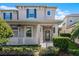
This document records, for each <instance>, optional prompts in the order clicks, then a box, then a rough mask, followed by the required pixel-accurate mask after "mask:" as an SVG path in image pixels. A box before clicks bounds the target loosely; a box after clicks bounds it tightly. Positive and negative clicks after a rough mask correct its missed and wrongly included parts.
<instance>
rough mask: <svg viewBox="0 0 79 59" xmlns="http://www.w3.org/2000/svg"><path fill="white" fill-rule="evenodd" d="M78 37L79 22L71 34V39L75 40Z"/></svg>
mask: <svg viewBox="0 0 79 59" xmlns="http://www.w3.org/2000/svg"><path fill="white" fill-rule="evenodd" d="M77 37H79V22H78V23H76V24H75V27H74V29H73V30H72V32H71V39H73V40H74V39H75V38H77Z"/></svg>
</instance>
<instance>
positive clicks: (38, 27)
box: [36, 24, 41, 44]
mask: <svg viewBox="0 0 79 59" xmlns="http://www.w3.org/2000/svg"><path fill="white" fill-rule="evenodd" d="M40 36H41V33H40V24H38V25H37V31H36V40H37V41H38V43H39V44H40Z"/></svg>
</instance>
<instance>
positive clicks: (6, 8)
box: [0, 5, 17, 10]
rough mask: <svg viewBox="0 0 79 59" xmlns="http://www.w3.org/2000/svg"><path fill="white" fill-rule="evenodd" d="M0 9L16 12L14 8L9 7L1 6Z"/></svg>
mask: <svg viewBox="0 0 79 59" xmlns="http://www.w3.org/2000/svg"><path fill="white" fill-rule="evenodd" d="M0 9H2V10H3V9H4V10H17V9H16V8H15V7H9V6H4V5H1V6H0Z"/></svg>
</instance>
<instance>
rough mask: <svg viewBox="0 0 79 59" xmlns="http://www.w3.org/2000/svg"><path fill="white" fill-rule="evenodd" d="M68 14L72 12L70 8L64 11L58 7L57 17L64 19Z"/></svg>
mask: <svg viewBox="0 0 79 59" xmlns="http://www.w3.org/2000/svg"><path fill="white" fill-rule="evenodd" d="M68 14H70V12H69V11H68V10H65V11H62V10H61V9H59V8H58V9H57V10H56V15H55V18H56V19H61V20H63V18H64V17H65V16H66V15H68Z"/></svg>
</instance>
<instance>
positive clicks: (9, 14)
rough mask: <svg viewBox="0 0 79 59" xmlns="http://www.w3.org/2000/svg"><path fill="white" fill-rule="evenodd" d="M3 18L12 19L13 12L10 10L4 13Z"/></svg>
mask: <svg viewBox="0 0 79 59" xmlns="http://www.w3.org/2000/svg"><path fill="white" fill-rule="evenodd" d="M3 18H4V19H5V20H11V19H12V13H10V12H5V13H3Z"/></svg>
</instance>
